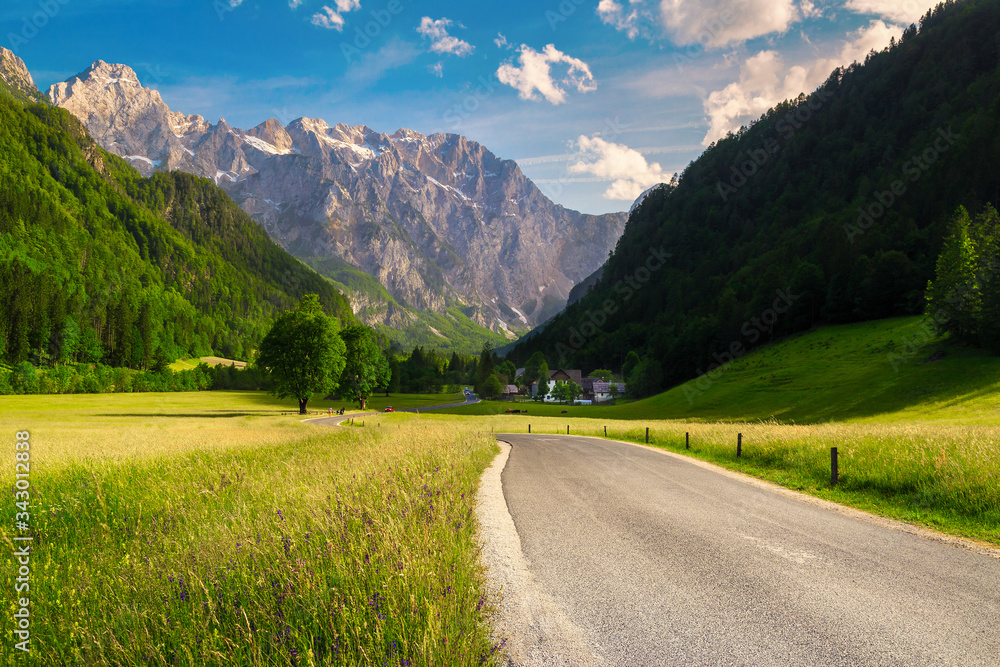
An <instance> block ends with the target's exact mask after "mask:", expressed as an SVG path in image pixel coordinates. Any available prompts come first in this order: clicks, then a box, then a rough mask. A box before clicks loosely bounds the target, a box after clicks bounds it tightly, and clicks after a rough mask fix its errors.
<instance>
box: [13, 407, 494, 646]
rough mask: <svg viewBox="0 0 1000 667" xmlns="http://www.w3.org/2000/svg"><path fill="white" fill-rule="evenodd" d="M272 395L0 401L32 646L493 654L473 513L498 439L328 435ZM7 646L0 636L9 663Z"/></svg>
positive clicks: (431, 427) (423, 430) (416, 421)
mask: <svg viewBox="0 0 1000 667" xmlns="http://www.w3.org/2000/svg"><path fill="white" fill-rule="evenodd" d="M282 407H284V404H283V403H279V402H276V401H275V400H274V399H272V398H270V397H268V396H265V395H262V394H255V393H244V392H226V393H201V394H161V395H147V394H143V395H111V396H99V397H96V396H53V397H49V396H46V397H37V396H25V397H3V398H0V409H2V410H0V414H2V419H0V422H2V424H0V431H3V432H6V433H8V434H9V439H10V440H11V442H12V441H13V435H14V432H15V430H21V429H28V430H30V432H31V440H30V443H31V450H30V452H31V463H32V470H31V478H30V480H31V519H30V521H31V525H32V532H33V534H34V536H35V543H34V551H33V553H32V557H31V568H32V573H31V577H32V579H31V591H30V596H31V614H32V616H31V618H32V619H33V623H32V626H31V631H32V651H33V657H34V658H36V659H39V660H42V658H41V656H44V659H43V661H44V662H45V663H46V664H92V665H171V664H184V665H188V664H205V665H311V664H372V665H376V664H377V665H382V664H392V665H399V664H413V665H425V664H440V665H453V664H454V665H467V664H478V663H479V661H480V660H481V659H482V660H485V661H486V662H487V663H489V664H495V663H496V661H497V660H498V658H497V648H496V647H495V646H494V645H493V644H492V643H491V639H490V628H489V626H488V624H487V622H486V616H485V614H486V613H487V612H488V610H489V605H490V604H491V602H490V598H489V596H488V595H487V594H486V593H485V590H484V586H483V573H482V571H481V566H480V564H479V562H478V559H477V553H478V550H477V546H476V543H475V540H474V531H475V514H474V511H473V507H474V505H473V501H474V497H475V491H476V488H477V485H478V478H479V475H480V474H481V472H482V470H483V469H484V468H485V467H486V466H487V465H488V464H489V463H490V462H491V460H492V458H493V456H494V453H495V451H496V446H495V444H494V443H493V441H492V439H491V438H490V437H489V436H488V435H475V434H473V433H470V430H469V429H468V428H466V427H464V426H463V425H460V424H446V423H441V422H432V421H428V420H426V419H424V418H423V417H418V416H416V415H412V416H409V415H394V416H392V417H390V418H391V419H392V422H391V423H386V422H385V421H384V420H381V419H379V421H380V422H381V423H382V425H381V426H377V427H375V428H367V429H327V428H322V427H317V426H313V425H310V424H308V423H303V422H301V421H299V419H298V418H297V417H281V416H277V415H276V414H275V413H276V410H278V409H280V408H282ZM377 419H378V418H377ZM11 452H13V446H11ZM10 468H12V467H9V468H8V470H7V471H5V472H4V482H5V483H7V484H12V483H13V474H12V470H11V469H10ZM10 511H11V512H12V513H13V511H14V510H13V509H12V508H11V509H10ZM10 518H11V519H13V514H11V517H10ZM10 526H11V524H10V522H5V524H4V527H3V529H2V530H0V539H2V541H3V543H4V546H5V548H7V549H12V548H13V542H12V539H11V538H12V534H11V532H10ZM14 572H15V571H14V569H13V568H12V567H10V568H5V569H4V571H3V573H2V574H0V580H2V583H3V587H4V593H3V598H2V602H3V605H4V608H5V609H6V610H7V612H6V613H8V615H9V614H10V613H12V611H13V606H14V602H13V600H12V594H13V591H14V581H13V578H14V576H15V573H14ZM14 655H15V654H14V650H13V642H11V641H7V642H4V643H3V645H2V648H0V656H2V657H0V663H3V664H13V662H14V660H15V657H14ZM404 661H409V663H404Z"/></svg>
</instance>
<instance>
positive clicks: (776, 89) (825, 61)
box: [702, 21, 902, 146]
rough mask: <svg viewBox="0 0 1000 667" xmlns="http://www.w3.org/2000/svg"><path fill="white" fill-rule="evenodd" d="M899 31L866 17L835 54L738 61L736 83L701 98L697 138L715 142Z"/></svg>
mask: <svg viewBox="0 0 1000 667" xmlns="http://www.w3.org/2000/svg"><path fill="white" fill-rule="evenodd" d="M901 34H902V30H901V29H900V28H899V27H898V26H889V25H886V24H885V23H883V22H882V21H872V23H871V24H870V25H868V27H866V28H862V29H861V30H859V31H858V32H857V33H855V35H854V38H853V39H852V40H851V41H849V42H847V43H846V44H844V45H843V46H842V47H841V49H840V51H839V52H838V53H837V55H836V56H834V57H832V58H821V59H818V60H815V61H813V62H812V63H808V64H805V65H793V66H791V67H786V66H785V64H784V63H783V62H782V59H781V55H780V54H778V53H777V52H775V51H761V52H760V53H758V54H756V55H755V56H753V57H752V58H750V59H749V60H747V61H746V62H745V63H744V64H743V67H742V68H741V70H740V80H739V81H738V82H735V83H731V84H729V85H728V86H726V87H725V88H724V89H722V90H719V91H716V92H713V93H712V94H710V95H709V96H708V99H706V100H705V113H706V114H708V117H709V130H708V134H706V135H705V139H704V141H703V142H702V143H703V144H704V145H706V146H707V145H708V144H710V143H712V142H714V141H718V140H719V139H722V138H723V137H725V136H726V134H728V133H729V132H735V131H736V130H738V129H739V128H740V127H741V126H743V125H746V124H747V123H749V122H750V121H752V120H754V119H756V118H759V117H760V116H762V115H763V114H764V113H765V112H767V110H768V109H770V108H772V107H773V106H775V105H776V104H778V103H780V102H783V101H785V100H789V99H794V98H796V97H798V96H799V94H800V93H806V94H808V93H810V92H812V91H813V90H815V89H816V88H818V87H819V86H820V85H821V84H822V83H823V82H824V81H826V79H827V77H829V76H830V72H832V71H833V70H834V69H836V68H837V67H842V66H845V65H850V64H851V63H853V62H855V61H863V60H864V58H865V56H866V55H867V54H868V53H869V52H870V51H872V50H873V49H874V50H876V51H879V50H881V49H883V48H885V47H886V46H888V44H889V40H890V39H891V38H892V37H895V38H897V39H899V37H900V36H901Z"/></svg>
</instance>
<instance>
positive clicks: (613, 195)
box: [569, 135, 670, 201]
mask: <svg viewBox="0 0 1000 667" xmlns="http://www.w3.org/2000/svg"><path fill="white" fill-rule="evenodd" d="M576 148H577V150H578V155H577V160H576V161H575V162H573V163H571V164H570V165H569V172H570V173H571V174H584V175H591V176H594V177H596V179H599V180H601V181H611V187H609V188H608V189H607V190H606V191H605V192H604V195H603V196H604V198H605V199H614V200H624V201H632V200H634V199H636V198H637V197H638V196H639V195H641V194H642V193H643V192H644V191H646V190H647V189H649V188H651V187H652V186H654V185H656V184H657V183H666V182H668V181H669V180H670V176H669V175H668V174H666V173H665V172H664V171H663V168H662V167H660V165H659V164H658V163H656V162H653V163H652V164H651V163H649V162H647V161H646V158H645V157H644V156H643V154H642V153H640V152H639V151H637V150H634V149H632V148H629V147H628V146H625V145H623V144H616V143H613V142H610V141H605V140H604V139H602V138H601V137H600V136H596V135H595V136H593V137H587V136H585V135H581V136H580V138H579V139H577V140H576Z"/></svg>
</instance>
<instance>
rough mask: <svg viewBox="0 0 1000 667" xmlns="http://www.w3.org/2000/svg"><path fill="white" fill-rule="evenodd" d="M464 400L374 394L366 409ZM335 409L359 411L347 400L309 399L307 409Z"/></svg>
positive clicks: (462, 396)
mask: <svg viewBox="0 0 1000 667" xmlns="http://www.w3.org/2000/svg"><path fill="white" fill-rule="evenodd" d="M464 400H465V394H463V393H462V392H458V393H457V394H455V393H452V394H390V395H389V396H388V397H386V396H385V395H384V394H376V395H375V396H372V397H371V398H369V399H368V410H378V411H381V410H384V409H385V408H386V407H387V406H390V405H391V406H392V407H393V408H395V409H397V410H402V409H404V408H426V407H431V406H434V405H448V404H449V403H461V402H462V401H464ZM328 406H329V407H332V408H333V409H334V410H337V409H339V408H342V407H346V408H347V412H348V413H350V412H359V411H360V410H359V409H358V403H357V401H355V402H354V403H348V402H347V401H339V400H338V401H310V403H309V409H310V410H313V409H316V410H325V409H326V408H327V407H328Z"/></svg>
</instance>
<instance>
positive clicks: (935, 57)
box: [509, 0, 1000, 392]
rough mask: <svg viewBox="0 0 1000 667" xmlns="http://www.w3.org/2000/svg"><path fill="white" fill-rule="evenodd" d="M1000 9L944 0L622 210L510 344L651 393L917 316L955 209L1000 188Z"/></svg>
mask: <svg viewBox="0 0 1000 667" xmlns="http://www.w3.org/2000/svg"><path fill="white" fill-rule="evenodd" d="M998 35H1000V3H997V2H995V1H993V0H965V1H963V2H960V3H956V2H948V3H944V4H942V5H939V6H938V7H937V8H935V9H934V10H932V11H930V12H929V13H928V14H927V15H926V16H925V17H924V18H923V20H922V21H921V23H920V26H919V27H918V26H911V27H910V28H909V29H908V30H906V31H905V33H904V35H903V36H902V38H901V39H900V40H899V42H898V43H897V42H895V41H894V42H893V43H892V44H891V46H890V47H888V48H887V49H886V50H885V51H883V52H880V53H875V52H872V53H870V54H869V56H868V57H867V58H866V60H865V62H864V63H863V64H858V63H855V64H854V65H852V66H850V67H847V68H845V69H838V70H836V71H835V72H833V74H832V75H831V76H830V77H829V79H828V80H827V81H826V82H825V83H824V84H823V85H822V86H821V87H820V88H819V89H818V90H816V91H815V92H813V93H812V94H811V95H808V96H807V95H801V96H800V97H799V98H798V99H795V100H790V101H786V102H785V103H782V104H780V105H778V106H777V107H775V108H774V109H772V110H771V111H769V112H768V113H767V114H765V115H764V116H763V117H762V118H760V119H759V120H758V121H757V122H755V123H753V124H752V125H751V126H749V127H744V128H742V129H741V130H740V131H739V132H737V133H735V134H731V135H730V136H728V137H726V138H725V139H723V140H721V141H719V142H717V143H716V144H714V145H712V146H711V147H709V148H708V150H707V151H706V152H705V153H704V154H703V155H702V156H701V157H700V158H699V159H697V160H696V161H694V162H693V163H691V164H690V165H689V166H688V167H687V168H686V169H685V170H684V172H683V173H682V174H680V176H679V178H678V179H677V181H676V182H675V183H673V184H671V185H668V186H665V187H661V188H659V189H657V190H655V191H654V192H653V193H651V194H650V195H649V196H648V197H647V198H646V199H645V200H644V202H643V203H642V205H640V206H639V207H638V208H637V209H636V210H635V211H634V212H633V214H632V215H631V216H630V219H629V221H628V223H627V226H626V229H625V232H624V235H623V236H622V238H621V239H620V240H619V242H618V244H617V247H616V249H615V251H614V253H613V255H612V256H611V257H610V259H609V260H608V262H607V263H606V265H605V266H604V270H603V275H602V277H601V279H600V281H599V282H598V283H597V284H596V285H595V286H594V287H593V288H592V289H591V290H590V291H589V292H588V294H586V295H585V296H584V297H583V298H582V299H581V300H580V301H578V302H576V303H574V304H572V305H571V306H569V307H568V308H567V309H566V310H565V311H564V312H563V313H562V314H561V315H559V316H558V317H556V318H554V319H553V320H552V321H550V322H549V323H548V324H547V325H546V326H545V327H544V328H543V329H542V330H540V331H538V332H536V333H534V334H533V335H532V336H531V337H530V338H528V339H526V340H523V341H521V342H520V343H519V344H518V345H516V346H515V347H514V348H513V350H512V351H511V353H510V355H509V356H510V358H512V359H513V360H514V361H515V362H516V363H520V364H523V363H524V361H525V360H526V359H527V358H528V357H530V356H531V355H532V353H534V352H536V351H542V352H543V353H544V354H545V355H546V357H547V358H548V359H549V362H550V363H554V364H555V365H557V366H560V367H571V368H577V367H579V368H594V367H599V366H605V365H607V364H608V363H611V362H612V361H613V360H620V359H622V358H623V357H624V355H625V354H626V353H628V352H629V351H631V350H635V351H637V352H638V353H639V355H640V357H641V358H642V359H644V360H648V362H649V364H653V365H655V366H657V368H655V369H652V368H650V369H649V370H650V376H651V377H652V378H654V379H655V380H656V381H655V382H654V383H651V384H655V385H656V386H650V387H647V389H646V391H647V392H653V391H655V390H656V389H659V388H661V387H667V386H673V385H676V384H678V383H680V382H682V381H685V380H687V379H690V378H692V377H695V376H698V375H701V374H703V373H705V372H708V371H709V370H710V369H711V368H714V367H716V366H719V365H722V364H724V363H726V362H727V361H728V360H731V359H732V358H734V357H738V356H741V355H742V354H745V353H746V352H747V351H749V350H750V349H753V348H754V347H757V346H760V345H762V344H766V343H769V342H772V341H774V340H777V339H779V338H781V337H784V336H787V335H789V334H792V333H795V332H798V331H803V330H807V329H809V328H811V327H813V326H816V325H819V324H823V323H846V322H855V321H863V320H872V319H880V318H886V317H893V316H900V315H910V314H920V313H921V312H923V311H924V309H925V290H926V288H927V285H928V281H929V280H931V279H933V278H934V277H935V269H936V266H937V258H938V256H939V254H940V253H941V251H942V247H943V244H944V238H945V236H946V234H948V233H949V231H950V229H951V220H952V218H953V216H954V214H955V211H956V209H957V208H958V207H959V206H964V207H966V208H967V209H968V210H970V211H977V212H978V211H981V210H983V209H984V207H985V206H986V205H988V204H993V205H996V201H997V199H998V197H1000V194H998V193H1000V172H998V170H997V169H996V168H995V165H996V164H998V161H1000V67H998V66H1000V37H998Z"/></svg>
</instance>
